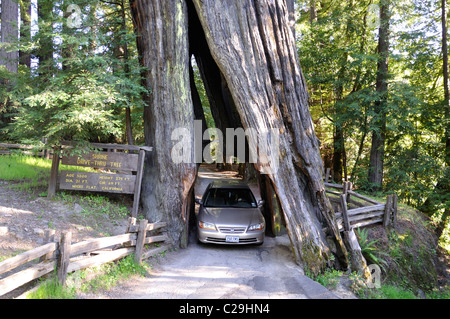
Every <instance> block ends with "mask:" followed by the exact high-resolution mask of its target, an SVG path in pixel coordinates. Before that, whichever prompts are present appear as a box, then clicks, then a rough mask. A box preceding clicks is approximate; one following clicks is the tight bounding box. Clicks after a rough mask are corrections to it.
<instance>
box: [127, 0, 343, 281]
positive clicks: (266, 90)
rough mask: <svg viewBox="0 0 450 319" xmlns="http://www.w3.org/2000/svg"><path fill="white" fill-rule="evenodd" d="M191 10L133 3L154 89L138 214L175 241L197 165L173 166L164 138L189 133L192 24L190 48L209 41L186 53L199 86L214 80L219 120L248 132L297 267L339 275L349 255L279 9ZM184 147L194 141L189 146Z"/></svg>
mask: <svg viewBox="0 0 450 319" xmlns="http://www.w3.org/2000/svg"><path fill="white" fill-rule="evenodd" d="M189 1H190V0H187V2H188V3H189ZM193 3H194V7H192V6H191V5H190V4H189V5H188V7H189V8H190V9H189V18H188V15H187V10H186V9H187V3H186V2H184V1H175V0H164V1H163V0H155V1H144V0H132V1H131V5H132V13H133V16H134V24H135V28H136V32H137V33H138V35H139V38H138V50H139V52H140V55H141V57H140V58H141V63H142V65H143V66H145V67H147V69H148V71H147V73H146V74H145V79H146V87H147V88H148V89H149V90H151V94H150V95H149V96H147V97H146V99H147V103H148V106H147V107H146V108H145V114H144V121H145V122H144V127H145V135H146V143H147V144H148V145H151V146H153V147H154V148H155V151H154V152H152V153H151V154H148V155H149V158H148V160H147V163H146V164H147V165H146V169H145V176H144V182H143V189H142V198H143V200H142V203H143V206H144V212H145V213H146V215H147V216H148V217H149V219H150V220H151V221H159V220H166V221H168V222H169V229H170V232H171V234H172V237H173V238H176V237H177V236H178V238H179V239H180V238H181V237H182V236H181V235H180V234H181V233H182V232H183V231H184V230H185V229H186V228H185V227H183V222H184V221H185V220H186V219H187V216H186V212H187V209H186V207H187V206H189V202H190V198H191V197H190V195H189V193H190V192H191V187H192V185H193V182H194V180H195V176H196V166H195V165H194V164H190V163H193V158H194V155H193V153H192V152H188V154H187V155H186V157H188V160H189V158H190V160H191V162H190V163H189V162H185V163H176V162H174V160H173V159H172V158H171V157H170V153H171V150H172V152H173V150H174V149H175V148H176V147H177V145H178V144H176V145H175V146H174V142H173V141H171V140H170V138H171V133H172V131H173V130H174V129H176V128H177V127H185V128H187V129H188V130H187V131H189V130H190V131H192V123H193V119H194V112H193V105H192V98H191V90H190V86H189V51H188V48H187V44H188V41H187V36H188V33H187V31H186V30H187V26H188V25H189V28H190V30H189V34H190V35H191V39H190V41H189V42H190V43H191V44H192V42H191V41H192V40H193V39H192V37H194V36H195V37H196V38H197V37H198V39H200V38H201V37H205V40H206V41H205V42H206V45H205V46H204V47H202V48H199V47H197V48H192V47H191V50H195V49H199V50H200V52H193V53H194V54H195V55H196V60H197V64H198V65H199V69H200V72H201V74H202V78H203V79H204V81H205V79H206V81H205V88H207V90H211V91H212V90H213V89H212V86H213V84H214V85H217V84H218V82H219V79H220V85H221V90H220V91H222V92H221V93H220V92H219V89H218V87H215V88H214V90H215V91H216V92H217V93H214V94H208V95H210V96H209V97H210V99H211V98H218V97H219V98H220V99H222V100H221V101H219V102H220V103H222V106H220V107H223V110H222V112H223V113H222V114H227V116H226V118H225V120H227V121H228V124H227V125H230V127H243V128H244V129H252V132H254V133H255V135H252V136H250V137H249V138H248V142H249V145H250V146H252V147H256V148H255V149H256V150H257V155H258V159H259V161H258V162H257V163H255V164H254V165H255V167H256V168H257V169H258V170H260V172H262V173H265V174H266V178H268V179H269V180H270V183H271V185H273V188H274V190H275V192H276V194H277V197H278V200H279V203H280V206H281V210H282V212H283V216H284V219H285V221H286V228H287V231H288V234H289V237H290V239H291V242H292V247H293V251H294V254H295V258H296V261H297V262H298V263H299V264H301V265H303V266H304V267H305V268H307V269H309V270H311V271H312V272H313V273H318V272H319V271H320V270H322V269H323V268H324V267H325V266H327V265H331V264H332V261H333V260H339V261H340V262H341V265H342V266H344V267H346V266H347V262H348V258H347V253H346V248H345V246H344V244H343V241H342V239H341V236H340V233H339V231H338V229H337V224H336V221H335V216H334V212H333V210H332V207H331V204H330V202H329V200H328V197H327V196H326V194H325V189H324V183H323V163H322V160H321V158H320V154H319V144H318V139H317V137H316V135H315V133H314V127H313V123H312V119H311V115H310V113H309V107H308V103H307V100H308V95H307V91H306V84H305V82H304V79H303V76H302V72H301V69H300V66H299V62H298V58H297V52H296V47H295V39H294V36H293V32H292V30H291V28H290V24H289V12H288V8H287V6H286V2H285V1H281V0H280V1H269V0H261V1H250V0H247V1H215V0H214V1H213V0H209V1H208V0H193ZM192 10H194V11H192ZM188 19H189V24H188ZM193 19H195V20H197V19H198V21H199V22H200V23H201V24H200V28H198V29H196V30H195V31H196V32H192V28H193V26H194V25H195V23H196V22H195V20H193ZM196 40H197V39H196ZM199 41H201V39H200V40H199ZM197 43H200V42H197ZM208 54H209V55H210V58H209V57H208ZM197 57H198V58H197ZM208 79H209V80H208ZM213 79H216V80H214V81H216V83H212V81H213ZM208 88H209V89H208ZM211 91H210V93H211ZM230 98H231V100H228V101H226V99H230ZM220 103H219V104H220ZM210 106H211V112H212V113H214V112H217V111H219V110H218V107H217V104H214V103H210ZM234 110H235V111H236V114H237V115H238V119H237V120H236V119H235V118H234V116H233V113H234ZM224 117H225V116H224ZM222 124H224V123H222ZM267 132H276V133H277V134H278V135H279V139H278V140H276V139H274V140H270V142H272V143H271V144H268V147H263V146H264V145H263V144H262V143H264V142H266V143H267V140H260V142H262V143H255V139H253V137H254V136H258V137H264V136H266V135H265V134H267ZM224 133H225V131H224ZM274 134H275V133H274ZM275 135H276V134H275ZM189 142H192V140H188V141H186V144H189ZM265 159H269V161H268V162H267V161H265ZM183 217H184V220H183ZM323 229H326V232H324V230H323ZM179 242H181V240H179ZM330 242H333V243H332V244H330ZM333 253H334V254H336V256H337V258H336V259H334V258H332V254H333Z"/></svg>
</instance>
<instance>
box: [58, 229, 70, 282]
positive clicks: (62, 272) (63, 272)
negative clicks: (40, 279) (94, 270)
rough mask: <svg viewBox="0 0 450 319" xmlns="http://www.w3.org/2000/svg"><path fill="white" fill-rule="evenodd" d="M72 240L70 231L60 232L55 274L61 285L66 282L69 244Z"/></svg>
mask: <svg viewBox="0 0 450 319" xmlns="http://www.w3.org/2000/svg"><path fill="white" fill-rule="evenodd" d="M71 241H72V233H71V232H70V231H68V232H63V233H62V234H61V240H60V242H59V254H58V258H57V260H56V274H57V276H58V281H59V283H60V284H61V285H65V284H66V279H67V268H68V267H69V260H70V244H71Z"/></svg>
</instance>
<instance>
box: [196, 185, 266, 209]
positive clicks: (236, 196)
mask: <svg viewBox="0 0 450 319" xmlns="http://www.w3.org/2000/svg"><path fill="white" fill-rule="evenodd" d="M203 205H204V206H205V207H236V208H237V207H239V208H255V207H257V205H256V200H255V197H254V196H253V194H252V192H251V191H250V190H249V189H246V188H212V189H210V190H209V191H208V193H207V194H206V196H205V201H204V204H203Z"/></svg>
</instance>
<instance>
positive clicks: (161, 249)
mask: <svg viewBox="0 0 450 319" xmlns="http://www.w3.org/2000/svg"><path fill="white" fill-rule="evenodd" d="M169 249H170V245H162V246H160V247H157V248H153V249H150V250H148V251H146V252H145V253H143V254H142V259H147V258H150V257H152V256H155V255H157V254H159V253H162V252H164V251H167V250H169Z"/></svg>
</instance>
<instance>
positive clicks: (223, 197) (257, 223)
mask: <svg viewBox="0 0 450 319" xmlns="http://www.w3.org/2000/svg"><path fill="white" fill-rule="evenodd" d="M196 202H197V203H198V204H200V208H199V211H198V214H197V237H198V240H199V241H200V242H202V243H215V244H262V243H263V242H264V233H265V229H266V223H265V221H264V217H263V215H262V213H261V207H262V205H263V203H264V202H263V201H259V202H256V199H255V196H254V195H253V193H252V191H251V190H250V188H249V187H248V185H247V184H245V183H243V182H239V181H214V182H212V183H210V184H209V185H208V187H207V188H206V191H205V193H204V195H203V198H202V199H197V200H196Z"/></svg>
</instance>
